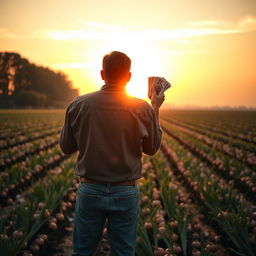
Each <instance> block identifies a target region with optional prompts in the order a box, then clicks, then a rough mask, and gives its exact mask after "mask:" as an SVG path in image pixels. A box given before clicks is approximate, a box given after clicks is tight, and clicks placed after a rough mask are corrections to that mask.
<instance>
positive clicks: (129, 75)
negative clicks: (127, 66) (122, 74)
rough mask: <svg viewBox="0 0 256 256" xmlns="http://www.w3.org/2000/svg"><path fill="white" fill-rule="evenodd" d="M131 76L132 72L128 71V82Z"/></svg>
mask: <svg viewBox="0 0 256 256" xmlns="http://www.w3.org/2000/svg"><path fill="white" fill-rule="evenodd" d="M131 76H132V72H129V73H128V75H127V82H129V81H130V79H131Z"/></svg>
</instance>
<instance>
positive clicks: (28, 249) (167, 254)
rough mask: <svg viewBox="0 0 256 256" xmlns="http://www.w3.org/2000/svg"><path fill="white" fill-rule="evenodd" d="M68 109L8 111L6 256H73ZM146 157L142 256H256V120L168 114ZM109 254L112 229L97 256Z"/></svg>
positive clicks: (2, 229)
mask: <svg viewBox="0 0 256 256" xmlns="http://www.w3.org/2000/svg"><path fill="white" fill-rule="evenodd" d="M64 114H65V112H64V110H15V111H14V110H6V111H4V110H1V111H0V152H1V154H0V181H1V182H0V255H1V256H2V255H3V256H5V255H6V256H16V255H18V256H21V255H23V256H31V255H38V256H43V255H47V256H50V255H51V256H68V255H70V251H71V243H72V242H71V232H72V225H73V217H74V215H73V213H74V207H75V200H76V190H77V187H78V185H79V179H78V178H77V177H75V175H74V167H75V163H76V157H77V155H76V154H74V155H64V154H63V153H62V152H61V150H60V148H59V145H58V138H59V132H60V129H61V127H62V124H63V121H64ZM160 116H161V127H162V130H163V140H162V145H161V148H160V150H159V151H158V153H157V154H156V155H154V156H153V157H149V156H143V169H142V173H143V178H141V179H140V180H139V189H140V200H141V201H140V213H139V219H138V239H137V250H136V256H151V255H156V256H171V255H172V256H174V255H176V256H183V255H184V256H199V255H201V256H211V255H212V256H214V255H216V256H233V255H234V256H235V255H242V256H254V255H255V251H256V203H255V202H256V172H255V171H256V112H252V111H251V112H249V111H203V110H201V111H195V110H193V111H192V110H188V111H185V110H184V111H183V110H163V111H161V115H160ZM96 255H97V256H100V255H110V253H109V245H108V241H107V230H106V229H104V231H103V238H102V241H101V243H100V245H99V249H98V251H97V253H96Z"/></svg>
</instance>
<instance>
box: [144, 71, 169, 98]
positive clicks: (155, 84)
mask: <svg viewBox="0 0 256 256" xmlns="http://www.w3.org/2000/svg"><path fill="white" fill-rule="evenodd" d="M171 86H172V85H171V84H170V83H169V82H168V81H167V80H166V79H165V78H163V77H159V76H151V77H149V78H148V97H149V98H150V99H151V97H152V94H153V90H155V92H156V95H161V94H164V92H165V91H166V90H167V89H168V88H170V87H171Z"/></svg>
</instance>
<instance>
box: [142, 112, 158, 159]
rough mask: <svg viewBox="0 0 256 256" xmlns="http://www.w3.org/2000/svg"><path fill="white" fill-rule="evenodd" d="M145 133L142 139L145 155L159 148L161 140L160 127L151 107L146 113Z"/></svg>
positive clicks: (153, 152)
mask: <svg viewBox="0 0 256 256" xmlns="http://www.w3.org/2000/svg"><path fill="white" fill-rule="evenodd" d="M146 124H147V125H146V126H147V127H146V128H147V131H148V132H147V135H146V136H144V137H143V139H142V151H143V153H145V154H147V155H150V156H152V155H154V154H155V153H156V152H157V150H158V149H159V148H160V145H161V140H162V129H161V128H160V126H159V124H158V122H157V120H156V116H155V112H154V110H153V109H152V108H150V111H149V112H148V115H147V122H146Z"/></svg>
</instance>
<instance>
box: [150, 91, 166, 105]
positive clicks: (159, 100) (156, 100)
mask: <svg viewBox="0 0 256 256" xmlns="http://www.w3.org/2000/svg"><path fill="white" fill-rule="evenodd" d="M164 100H165V95H164V94H160V95H157V94H156V92H155V90H153V94H152V97H151V105H152V107H153V109H159V108H160V107H161V105H162V104H163V102H164Z"/></svg>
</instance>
